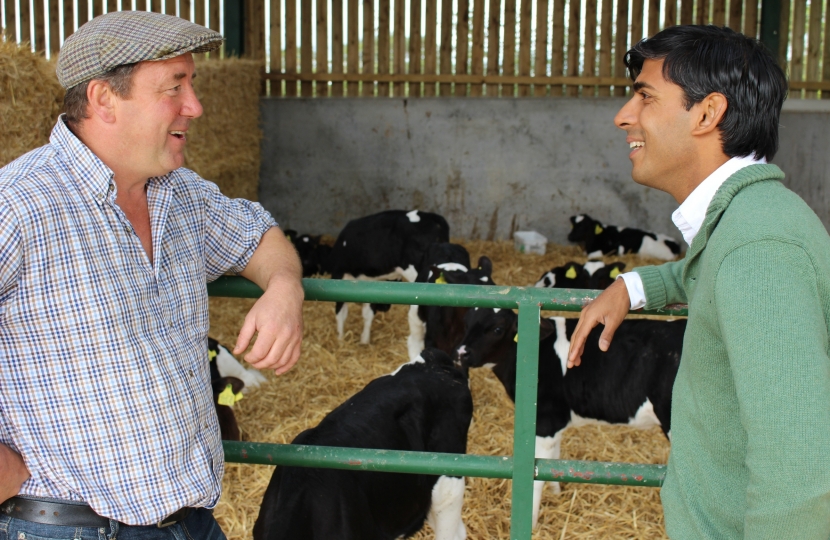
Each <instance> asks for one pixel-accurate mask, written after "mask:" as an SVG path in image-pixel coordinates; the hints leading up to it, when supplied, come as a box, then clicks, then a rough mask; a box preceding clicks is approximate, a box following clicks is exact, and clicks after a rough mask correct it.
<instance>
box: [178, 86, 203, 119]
mask: <svg viewBox="0 0 830 540" xmlns="http://www.w3.org/2000/svg"><path fill="white" fill-rule="evenodd" d="M202 112H204V109H202V104H201V103H200V102H199V98H198V97H196V92H195V90H193V87H192V86H191V87H190V88H189V89H188V93H187V96H186V97H185V100H184V103H183V104H182V116H186V117H188V118H199V117H200V116H202Z"/></svg>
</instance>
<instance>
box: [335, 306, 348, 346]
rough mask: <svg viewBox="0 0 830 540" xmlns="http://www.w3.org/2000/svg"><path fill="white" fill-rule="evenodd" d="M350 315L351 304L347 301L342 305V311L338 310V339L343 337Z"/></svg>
mask: <svg viewBox="0 0 830 540" xmlns="http://www.w3.org/2000/svg"><path fill="white" fill-rule="evenodd" d="M348 316H349V305H348V304H346V303H345V302H344V303H343V305H342V306H340V311H338V312H337V316H336V319H337V339H343V329H344V328H345V326H346V317H348Z"/></svg>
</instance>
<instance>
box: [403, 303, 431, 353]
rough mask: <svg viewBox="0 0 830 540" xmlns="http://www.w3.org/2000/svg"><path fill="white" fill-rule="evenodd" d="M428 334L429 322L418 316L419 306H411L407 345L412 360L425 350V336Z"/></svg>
mask: <svg viewBox="0 0 830 540" xmlns="http://www.w3.org/2000/svg"><path fill="white" fill-rule="evenodd" d="M426 334H427V323H425V322H424V321H422V320H421V318H420V317H418V306H409V337H408V338H406V347H407V350H408V351H409V358H410V360H414V359H415V358H417V357H418V355H419V354H421V351H423V350H424V337H425V336H426Z"/></svg>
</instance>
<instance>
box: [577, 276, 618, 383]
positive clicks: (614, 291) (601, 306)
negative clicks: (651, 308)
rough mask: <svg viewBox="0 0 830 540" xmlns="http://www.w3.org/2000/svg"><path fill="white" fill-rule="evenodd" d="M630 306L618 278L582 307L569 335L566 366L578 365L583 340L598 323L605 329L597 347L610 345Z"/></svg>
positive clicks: (604, 348) (604, 349) (605, 349)
mask: <svg viewBox="0 0 830 540" xmlns="http://www.w3.org/2000/svg"><path fill="white" fill-rule="evenodd" d="M630 308H631V299H630V297H629V296H628V289H627V288H626V287H625V281H623V280H622V279H618V280H617V281H615V282H614V283H613V284H611V286H610V287H608V288H607V289H605V290H604V291H602V293H600V295H599V296H597V297H596V299H595V300H594V301H593V302H591V303H590V304H588V305H587V306H585V307H584V308H582V313H580V315H579V322H578V323H577V325H576V329H575V330H574V333H573V336H571V348H570V351H569V352H568V367H569V368H572V367H574V366H578V365H579V363H580V362H581V361H582V352H583V350H584V349H585V340H587V339H588V334H589V333H590V332H591V330H593V329H594V327H595V326H596V325H598V324H604V325H605V329H604V330H603V331H602V335H601V336H600V338H599V348H600V350H601V351H603V352H605V351H607V350H608V347H609V346H610V345H611V340H612V339H613V338H614V332H616V331H617V328H618V327H619V326H620V323H621V322H622V321H623V319H625V316H626V315H627V314H628V311H629V309H630Z"/></svg>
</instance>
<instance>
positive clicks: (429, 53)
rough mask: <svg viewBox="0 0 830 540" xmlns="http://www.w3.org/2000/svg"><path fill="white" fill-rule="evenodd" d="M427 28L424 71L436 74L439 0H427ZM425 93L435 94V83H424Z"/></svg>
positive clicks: (426, 94)
mask: <svg viewBox="0 0 830 540" xmlns="http://www.w3.org/2000/svg"><path fill="white" fill-rule="evenodd" d="M426 17H427V18H426V28H425V33H424V73H427V74H429V75H434V74H435V73H436V71H435V69H436V67H437V63H436V60H437V55H436V53H437V50H438V49H437V43H438V42H437V40H436V32H437V30H436V26H437V24H438V2H437V0H426ZM424 95H425V96H427V97H432V96H434V95H435V83H432V84H425V85H424Z"/></svg>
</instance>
